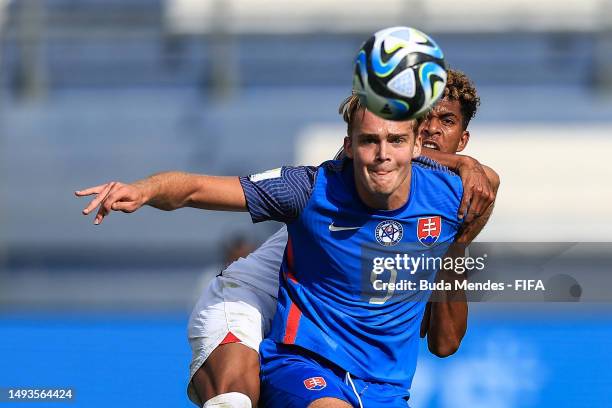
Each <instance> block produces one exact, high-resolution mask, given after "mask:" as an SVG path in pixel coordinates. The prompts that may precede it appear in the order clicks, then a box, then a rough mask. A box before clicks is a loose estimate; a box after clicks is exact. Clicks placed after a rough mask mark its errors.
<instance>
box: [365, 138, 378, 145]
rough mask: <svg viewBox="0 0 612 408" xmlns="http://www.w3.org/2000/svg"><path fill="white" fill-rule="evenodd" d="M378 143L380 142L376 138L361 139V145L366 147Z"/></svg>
mask: <svg viewBox="0 0 612 408" xmlns="http://www.w3.org/2000/svg"><path fill="white" fill-rule="evenodd" d="M377 142H378V140H377V139H376V138H375V137H371V136H370V137H364V138H363V139H361V143H362V144H364V145H366V144H376V143H377Z"/></svg>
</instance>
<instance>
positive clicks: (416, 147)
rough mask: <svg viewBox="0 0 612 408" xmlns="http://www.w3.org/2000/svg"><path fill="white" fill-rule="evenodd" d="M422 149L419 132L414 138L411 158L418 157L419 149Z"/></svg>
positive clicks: (421, 139)
mask: <svg viewBox="0 0 612 408" xmlns="http://www.w3.org/2000/svg"><path fill="white" fill-rule="evenodd" d="M422 147H423V138H422V137H421V132H418V134H417V135H416V136H415V137H414V146H413V147H412V158H413V159H414V158H415V157H419V156H420V155H421V148H422Z"/></svg>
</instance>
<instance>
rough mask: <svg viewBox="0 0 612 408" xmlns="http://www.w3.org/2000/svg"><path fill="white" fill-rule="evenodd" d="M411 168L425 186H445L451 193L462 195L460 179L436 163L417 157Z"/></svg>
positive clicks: (426, 158)
mask: <svg viewBox="0 0 612 408" xmlns="http://www.w3.org/2000/svg"><path fill="white" fill-rule="evenodd" d="M412 167H413V169H414V170H413V171H414V173H415V175H416V177H417V178H419V180H421V182H422V183H423V184H425V185H426V186H427V185H432V186H433V185H437V186H440V187H443V186H446V187H447V188H448V189H450V190H451V191H452V192H453V193H455V194H459V196H460V197H461V194H463V186H462V184H461V177H459V175H458V174H456V173H454V172H453V171H452V170H451V169H449V168H448V167H446V166H443V165H442V164H440V163H438V162H437V161H435V160H432V159H430V158H428V157H425V156H419V157H417V158H415V159H414V160H413V161H412Z"/></svg>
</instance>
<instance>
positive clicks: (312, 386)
mask: <svg viewBox="0 0 612 408" xmlns="http://www.w3.org/2000/svg"><path fill="white" fill-rule="evenodd" d="M304 387H306V389H308V390H310V391H319V390H322V389H323V388H325V387H327V383H326V382H325V378H323V377H310V378H308V379H306V380H304Z"/></svg>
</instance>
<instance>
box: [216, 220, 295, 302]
mask: <svg viewBox="0 0 612 408" xmlns="http://www.w3.org/2000/svg"><path fill="white" fill-rule="evenodd" d="M286 246H287V227H286V226H283V227H282V228H281V229H280V230H278V231H277V232H276V233H275V234H274V235H272V236H271V237H270V238H268V239H267V240H266V242H264V243H263V244H262V245H261V246H260V247H259V248H257V249H256V250H255V251H254V252H252V253H251V254H249V255H248V256H247V257H246V258H240V259H238V260H237V261H235V262H233V263H232V264H230V265H229V266H228V267H227V268H226V269H225V270H224V271H223V272H222V275H223V276H225V277H228V278H232V279H235V280H238V281H241V282H244V283H247V284H248V285H251V286H254V287H255V288H257V289H259V290H261V291H263V292H265V293H267V294H268V295H270V296H272V297H274V298H276V297H277V295H278V273H279V270H280V265H281V262H282V260H283V254H284V252H285V247H286Z"/></svg>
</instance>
